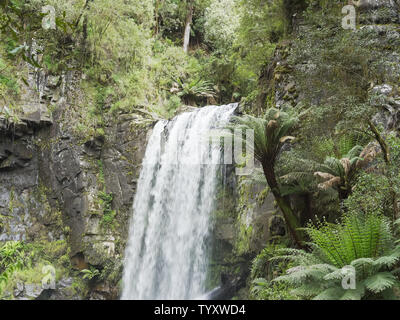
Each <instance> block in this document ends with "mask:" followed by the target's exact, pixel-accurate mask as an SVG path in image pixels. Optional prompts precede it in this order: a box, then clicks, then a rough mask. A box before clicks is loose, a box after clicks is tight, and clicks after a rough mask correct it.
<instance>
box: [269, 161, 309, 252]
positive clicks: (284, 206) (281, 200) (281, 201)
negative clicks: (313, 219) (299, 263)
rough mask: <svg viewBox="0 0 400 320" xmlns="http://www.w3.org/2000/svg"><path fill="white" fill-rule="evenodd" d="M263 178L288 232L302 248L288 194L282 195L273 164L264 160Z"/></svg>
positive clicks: (296, 221) (297, 225) (300, 236)
mask: <svg viewBox="0 0 400 320" xmlns="http://www.w3.org/2000/svg"><path fill="white" fill-rule="evenodd" d="M262 167H263V171H264V175H265V178H266V179H267V182H268V186H269V187H270V189H271V191H272V194H273V195H274V197H275V200H276V202H277V204H278V207H279V208H280V209H281V211H282V214H283V217H284V219H285V222H286V224H287V226H288V229H289V232H290V234H291V236H292V237H293V239H294V241H295V242H296V244H297V245H298V246H299V247H300V248H304V245H303V235H302V233H301V232H300V231H299V230H298V228H300V223H299V220H298V219H297V217H296V215H295V214H294V212H293V210H292V208H291V206H290V200H289V197H288V196H282V195H281V192H280V190H279V185H278V181H277V180H276V176H275V172H274V164H273V163H268V162H264V163H263V164H262Z"/></svg>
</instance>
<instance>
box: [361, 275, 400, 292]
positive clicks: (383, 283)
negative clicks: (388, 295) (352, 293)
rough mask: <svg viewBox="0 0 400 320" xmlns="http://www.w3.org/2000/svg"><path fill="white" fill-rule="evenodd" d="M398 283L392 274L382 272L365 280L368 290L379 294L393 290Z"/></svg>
mask: <svg viewBox="0 0 400 320" xmlns="http://www.w3.org/2000/svg"><path fill="white" fill-rule="evenodd" d="M396 281H397V278H396V277H395V276H394V275H393V274H391V273H390V272H380V273H377V274H375V275H373V276H371V277H369V278H367V279H365V280H364V284H365V286H366V287H367V289H368V290H370V291H372V292H374V293H379V292H382V291H384V290H385V289H389V288H391V287H392V286H393V285H394V284H395V283H396Z"/></svg>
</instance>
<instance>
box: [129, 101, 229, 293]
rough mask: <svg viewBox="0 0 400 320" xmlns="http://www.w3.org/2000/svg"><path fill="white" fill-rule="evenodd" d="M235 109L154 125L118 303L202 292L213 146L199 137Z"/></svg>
mask: <svg viewBox="0 0 400 320" xmlns="http://www.w3.org/2000/svg"><path fill="white" fill-rule="evenodd" d="M236 107H237V105H236V104H231V105H226V106H220V107H216V106H209V107H205V108H201V109H198V110H196V111H194V112H188V113H183V114H181V115H179V116H177V117H176V118H174V119H173V120H171V121H169V122H168V121H159V122H158V123H157V124H156V126H155V127H154V129H153V133H152V135H151V137H150V140H149V142H148V145H147V149H146V154H145V158H144V161H143V167H142V171H141V174H140V178H139V181H138V189H137V194H136V196H135V200H134V203H133V216H132V220H131V223H130V231H129V232H130V234H129V241H128V245H127V249H126V253H125V264H124V274H123V292H122V297H121V298H122V299H196V298H197V297H200V296H202V295H204V294H205V287H204V284H205V280H206V276H207V268H208V253H209V248H208V246H207V243H208V242H207V240H208V236H209V231H210V213H211V212H212V210H213V206H214V198H215V193H216V187H217V183H218V180H217V170H218V168H219V166H218V165H215V164H218V163H221V148H220V147H218V146H217V145H211V146H209V145H208V143H207V141H208V140H207V134H208V133H209V131H210V130H212V129H214V128H215V127H216V126H219V127H221V126H223V125H224V124H226V123H227V122H228V121H229V119H230V117H231V116H232V114H233V112H234V110H235V109H236Z"/></svg>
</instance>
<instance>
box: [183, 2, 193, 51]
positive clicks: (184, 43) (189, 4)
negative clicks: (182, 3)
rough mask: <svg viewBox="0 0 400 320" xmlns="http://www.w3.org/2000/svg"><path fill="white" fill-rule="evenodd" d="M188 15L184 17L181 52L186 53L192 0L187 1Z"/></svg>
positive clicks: (190, 23) (191, 15) (191, 16)
mask: <svg viewBox="0 0 400 320" xmlns="http://www.w3.org/2000/svg"><path fill="white" fill-rule="evenodd" d="M188 6H189V8H188V13H187V16H186V24H185V33H184V35H183V51H185V52H188V48H189V42H190V29H191V25H192V20H193V0H188Z"/></svg>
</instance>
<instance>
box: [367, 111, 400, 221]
mask: <svg viewBox="0 0 400 320" xmlns="http://www.w3.org/2000/svg"><path fill="white" fill-rule="evenodd" d="M368 125H369V128H370V129H371V131H372V133H373V134H374V135H375V138H376V140H377V141H378V143H379V145H380V146H381V149H382V152H383V158H384V159H385V163H386V164H387V165H388V166H390V165H391V164H392V161H391V159H390V150H389V146H388V145H387V143H386V141H385V140H384V139H383V137H382V135H381V134H380V132H379V131H378V129H377V128H376V127H375V125H374V124H373V123H372V121H371V120H369V119H368ZM389 170H390V168H389ZM388 180H389V187H390V195H391V197H392V205H393V220H396V219H398V218H399V212H400V209H399V206H398V202H397V193H396V191H395V189H394V183H393V180H392V177H391V172H389V174H388Z"/></svg>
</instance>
